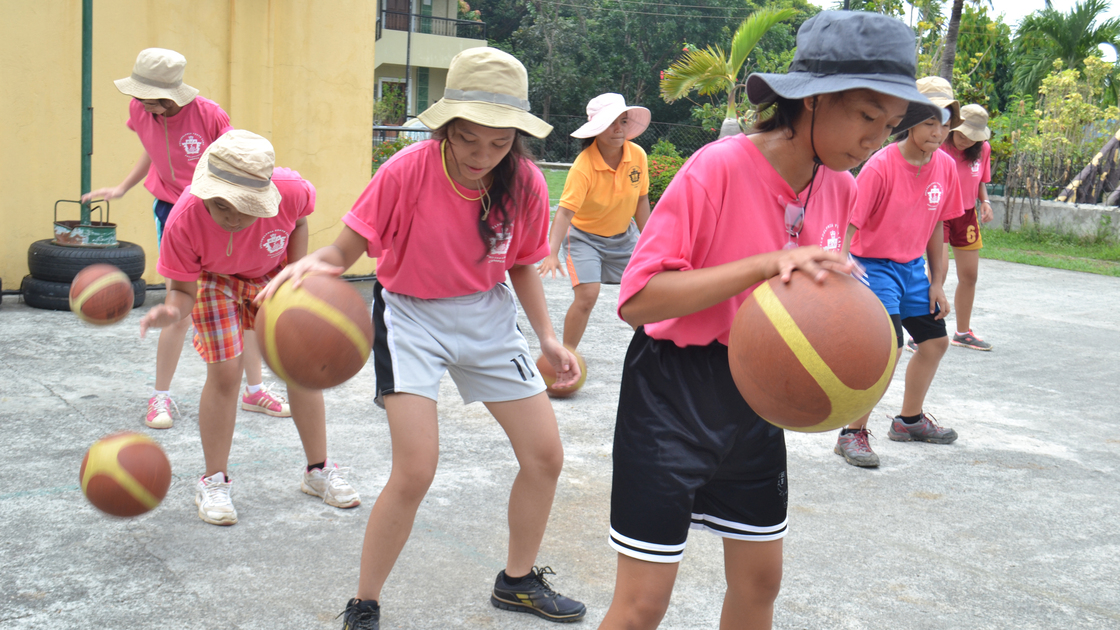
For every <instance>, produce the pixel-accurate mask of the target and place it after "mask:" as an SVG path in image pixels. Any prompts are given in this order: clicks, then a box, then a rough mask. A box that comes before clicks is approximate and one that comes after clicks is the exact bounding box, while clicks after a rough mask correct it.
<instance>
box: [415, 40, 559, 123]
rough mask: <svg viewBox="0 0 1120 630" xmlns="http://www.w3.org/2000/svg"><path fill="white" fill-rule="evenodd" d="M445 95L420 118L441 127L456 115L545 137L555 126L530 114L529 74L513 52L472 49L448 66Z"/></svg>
mask: <svg viewBox="0 0 1120 630" xmlns="http://www.w3.org/2000/svg"><path fill="white" fill-rule="evenodd" d="M446 85H447V87H446V88H445V89H444V90H443V98H441V99H440V100H439V101H437V102H436V103H435V104H434V105H432V106H431V107H429V108H428V109H426V110H424V112H423V113H421V114H420V115H419V116H417V118H419V119H420V122H422V123H424V124H425V125H427V126H428V128H429V129H438V128H440V127H442V126H444V125H446V124H447V123H448V122H450V121H451V120H452V119H453V118H462V119H464V120H469V121H471V122H473V123H477V124H479V125H482V126H484V127H493V128H495V129H504V128H506V127H514V128H516V129H520V130H521V131H524V132H525V133H527V134H529V135H531V136H534V137H537V138H544V137H545V136H547V135H548V134H550V133H552V125H550V124H548V123H546V122H545V121H543V120H541V119H540V118H537V117H536V116H534V115H532V114H530V113H529V75H528V74H527V73H526V72H525V66H523V65H521V62H520V61H518V60H517V59H516V58H515V57H514V56H513V55H511V54H509V53H506V52H502V51H500V50H498V49H497V48H486V47H481V48H468V49H466V50H464V51H463V52H461V53H459V54H458V55H455V57H454V58H453V59H452V60H451V67H449V68H448V69H447V83H446Z"/></svg>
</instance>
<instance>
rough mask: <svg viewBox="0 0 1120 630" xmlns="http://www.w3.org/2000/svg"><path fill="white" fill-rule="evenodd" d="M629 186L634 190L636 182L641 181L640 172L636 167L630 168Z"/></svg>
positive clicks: (636, 185)
mask: <svg viewBox="0 0 1120 630" xmlns="http://www.w3.org/2000/svg"><path fill="white" fill-rule="evenodd" d="M629 176H630V185H631V186H633V187H634V188H637V187H638V182H640V181H642V170H641V169H640V168H638V167H637V166H634V167H631V168H630V174H629Z"/></svg>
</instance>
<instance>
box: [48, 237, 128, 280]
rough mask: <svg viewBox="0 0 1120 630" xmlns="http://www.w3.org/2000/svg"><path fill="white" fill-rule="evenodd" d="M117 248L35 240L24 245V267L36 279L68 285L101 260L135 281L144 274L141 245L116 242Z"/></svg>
mask: <svg viewBox="0 0 1120 630" xmlns="http://www.w3.org/2000/svg"><path fill="white" fill-rule="evenodd" d="M117 244H118V247H110V248H104V249H102V248H97V247H64V246H62V245H55V244H54V243H52V242H51V241H50V240H49V239H44V240H41V241H35V242H34V243H32V244H31V246H30V247H28V248H27V270H28V271H29V272H31V275H32V276H34V277H35V278H37V279H39V280H46V281H48V282H63V283H66V284H69V283H71V282H73V281H74V276H76V275H78V272H79V271H81V270H82V269H85V268H86V267H88V266H90V265H93V264H97V263H105V264H108V265H113V266H114V267H116V268H118V269H120V270H121V271H123V272H124V274H125V275H127V276H128V279H129V280H139V279H140V277H141V276H143V275H144V265H145V259H144V248H143V247H140V246H139V245H137V244H136V243H129V242H128V241H117Z"/></svg>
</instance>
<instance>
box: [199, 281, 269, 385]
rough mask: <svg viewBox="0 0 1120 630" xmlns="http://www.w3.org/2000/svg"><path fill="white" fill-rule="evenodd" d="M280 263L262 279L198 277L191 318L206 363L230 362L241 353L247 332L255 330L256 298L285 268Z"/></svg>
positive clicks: (200, 351) (200, 353)
mask: <svg viewBox="0 0 1120 630" xmlns="http://www.w3.org/2000/svg"><path fill="white" fill-rule="evenodd" d="M283 268H284V266H283V265H281V266H280V267H277V268H276V269H274V270H272V271H270V272H268V273H267V274H265V275H263V276H261V277H260V278H252V279H245V278H239V277H237V276H223V275H219V274H216V273H210V272H209V271H203V272H202V274H201V275H199V277H198V297H196V298H195V302H194V310H192V311H191V320H192V321H193V322H194V329H195V335H194V349H195V350H198V354H199V355H200V356H202V360H203V361H205V362H207V363H218V362H221V361H228V360H230V359H232V358H234V357H237V356H240V355H241V350H242V347H243V342H242V335H243V334H244V331H246V330H248V331H251V330H253V325H254V323H255V322H256V317H257V307H256V306H254V305H253V299H254V298H256V297H257V294H258V293H260V291H261V289H263V288H264V287H265V285H266V284H268V281H269V280H272V279H273V278H274V277H275V276H276V274H277V273H279V272H280V270H281V269H283Z"/></svg>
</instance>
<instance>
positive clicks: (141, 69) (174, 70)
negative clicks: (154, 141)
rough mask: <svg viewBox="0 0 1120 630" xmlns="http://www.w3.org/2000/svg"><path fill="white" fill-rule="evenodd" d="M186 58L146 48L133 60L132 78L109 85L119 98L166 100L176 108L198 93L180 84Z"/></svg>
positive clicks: (171, 52) (184, 84)
mask: <svg viewBox="0 0 1120 630" xmlns="http://www.w3.org/2000/svg"><path fill="white" fill-rule="evenodd" d="M186 67H187V58H186V57H184V56H182V55H180V54H179V53H177V52H175V51H174V50H167V49H165V48H146V49H144V50H141V51H140V54H139V55H137V57H136V64H135V65H134V66H132V76H128V77H125V78H123V79H117V80H116V81H113V84H114V85H116V86H117V89H118V90H120V91H121V93H122V94H127V95H128V96H131V97H133V98H139V99H145V100H147V99H156V98H168V99H171V100H173V101H175V104H176V105H178V106H179V107H182V106H184V105H186V104H187V103H190V102H191V101H193V100H194V97H196V96H198V90H196V89H194V88H193V87H191V86H189V85H187V84H186V83H183V69H184V68H186Z"/></svg>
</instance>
